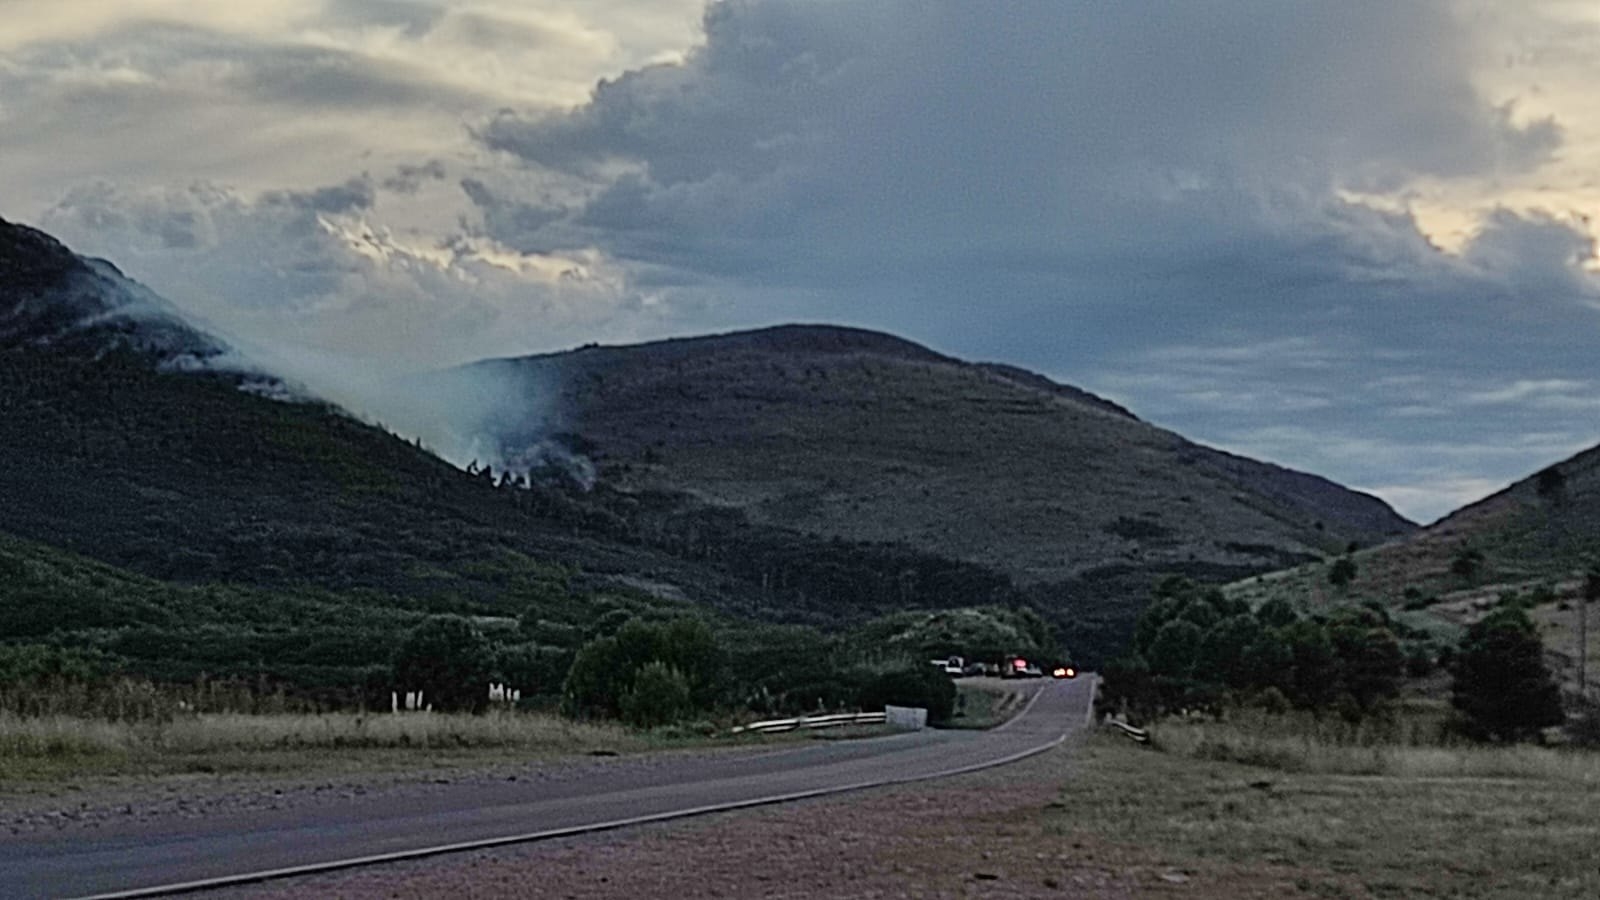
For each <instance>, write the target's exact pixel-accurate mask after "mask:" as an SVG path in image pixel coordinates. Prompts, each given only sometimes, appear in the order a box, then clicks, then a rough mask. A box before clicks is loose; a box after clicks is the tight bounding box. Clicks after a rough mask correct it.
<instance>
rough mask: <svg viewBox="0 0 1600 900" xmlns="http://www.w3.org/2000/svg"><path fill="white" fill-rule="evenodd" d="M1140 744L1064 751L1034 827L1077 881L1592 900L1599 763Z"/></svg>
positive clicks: (1170, 735)
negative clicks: (1057, 786) (1041, 828)
mask: <svg viewBox="0 0 1600 900" xmlns="http://www.w3.org/2000/svg"><path fill="white" fill-rule="evenodd" d="M1155 732H1156V734H1157V741H1158V743H1157V745H1155V748H1147V747H1140V746H1138V745H1135V744H1133V743H1131V742H1129V741H1127V740H1125V739H1123V738H1121V737H1119V736H1114V735H1108V734H1104V733H1101V734H1097V735H1095V736H1094V737H1092V738H1090V739H1088V740H1086V741H1085V742H1083V744H1082V745H1081V746H1080V747H1079V748H1078V749H1077V750H1075V751H1074V764H1073V769H1074V772H1073V775H1072V777H1070V778H1069V779H1068V780H1067V782H1066V784H1065V787H1064V789H1063V790H1062V792H1061V795H1060V799H1059V800H1058V801H1057V802H1056V803H1053V804H1051V805H1050V807H1049V808H1047V809H1046V810H1045V812H1044V819H1045V827H1046V832H1047V834H1049V835H1051V836H1052V838H1053V841H1054V842H1057V843H1058V844H1059V846H1058V847H1042V848H1041V852H1042V851H1045V850H1050V849H1059V850H1061V851H1063V858H1068V859H1071V860H1073V863H1072V865H1073V866H1074V867H1075V868H1076V870H1077V871H1076V873H1075V874H1074V876H1073V877H1074V879H1075V880H1081V881H1082V882H1083V883H1086V884H1093V883H1095V882H1096V881H1097V880H1104V879H1111V880H1132V881H1135V882H1137V883H1139V884H1142V885H1146V886H1148V889H1146V890H1144V891H1142V892H1141V893H1140V894H1139V895H1140V896H1166V895H1168V894H1171V895H1178V894H1181V895H1183V896H1186V897H1191V898H1212V897H1215V898H1222V897H1229V898H1232V897H1352V898H1353V897H1573V898H1577V897H1584V898H1588V897H1595V896H1600V865H1597V862H1596V857H1595V855H1594V852H1593V849H1594V847H1595V846H1597V844H1600V820H1597V819H1596V816H1595V811H1596V808H1597V806H1596V796H1597V795H1596V791H1595V788H1596V786H1597V785H1600V780H1597V779H1600V756H1597V755H1594V754H1582V753H1578V752H1571V751H1567V752H1558V751H1553V750H1547V749H1542V748H1536V747H1510V748H1499V747H1487V748H1485V747H1439V746H1434V747H1427V746H1407V745H1377V744H1374V745H1370V746H1365V747H1363V746H1358V745H1354V744H1332V745H1325V744H1322V743H1321V742H1317V741H1311V742H1310V743H1309V744H1308V743H1305V742H1302V743H1301V744H1298V745H1294V744H1285V743H1282V742H1281V739H1279V738H1274V739H1271V741H1270V742H1268V743H1266V744H1264V745H1263V744H1261V743H1259V742H1256V739H1255V738H1254V737H1252V736H1250V735H1246V734H1243V733H1242V729H1240V728H1238V727H1237V726H1234V725H1228V726H1225V727H1221V728H1219V727H1216V726H1190V725H1167V726H1158V727H1157V728H1156V729H1155ZM1285 737H1287V736H1285ZM1263 740H1265V739H1263ZM1218 748H1225V751H1224V750H1219V749H1218ZM1263 749H1266V750H1268V751H1270V752H1265V753H1263V752H1262V751H1263ZM1163 750H1166V751H1167V752H1162V751H1163ZM1224 752H1226V753H1235V754H1237V756H1238V757H1239V758H1241V759H1248V760H1250V763H1249V764H1245V763H1241V762H1237V761H1230V760H1225V759H1220V758H1218V756H1219V755H1222V754H1223V753H1224ZM1096 896H1098V895H1096Z"/></svg>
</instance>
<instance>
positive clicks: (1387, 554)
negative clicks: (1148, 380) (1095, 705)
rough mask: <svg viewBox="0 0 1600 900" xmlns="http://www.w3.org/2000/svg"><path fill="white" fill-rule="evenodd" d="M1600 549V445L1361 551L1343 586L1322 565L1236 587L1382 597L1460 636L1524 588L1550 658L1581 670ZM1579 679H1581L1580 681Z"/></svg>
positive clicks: (1242, 591) (1596, 620)
mask: <svg viewBox="0 0 1600 900" xmlns="http://www.w3.org/2000/svg"><path fill="white" fill-rule="evenodd" d="M1597 551H1600V447H1594V448H1591V449H1589V450H1585V451H1583V452H1582V453H1579V454H1577V455H1575V456H1573V457H1571V458H1570V459H1567V460H1564V461H1562V462H1560V463H1557V464H1556V465H1553V466H1550V467H1548V468H1546V469H1544V470H1542V471H1540V472H1538V473H1536V474H1534V475H1531V476H1529V477H1527V478H1525V479H1523V480H1521V481H1518V482H1516V483H1514V484H1512V485H1510V486H1508V487H1506V488H1505V489H1503V490H1501V491H1498V492H1497V493H1495V494H1493V495H1491V496H1489V497H1486V498H1484V499H1483V500H1480V501H1478V502H1476V503H1473V504H1470V505H1468V506H1465V507H1463V508H1461V509H1459V510H1457V511H1455V512H1453V513H1451V514H1450V515H1448V516H1446V517H1445V518H1443V519H1440V520H1439V521H1438V522H1436V523H1434V524H1432V525H1430V526H1428V527H1427V528H1424V529H1422V530H1420V531H1418V532H1416V533H1415V534H1412V535H1409V536H1407V537H1405V538H1402V539H1399V540H1395V541H1391V542H1389V543H1385V544H1381V545H1379V546H1376V547H1371V548H1368V549H1365V550H1361V551H1359V552H1357V553H1355V554H1352V556H1351V561H1352V562H1353V563H1354V564H1355V576H1354V578H1353V579H1352V580H1351V582H1350V583H1349V584H1348V585H1346V586H1344V587H1335V586H1334V585H1332V584H1331V583H1330V580H1329V577H1328V576H1329V572H1330V569H1329V566H1328V565H1327V564H1323V563H1315V564H1309V565H1303V566H1298V567H1295V568H1291V569H1288V570H1285V571H1281V572H1274V573H1271V574H1268V575H1265V576H1262V577H1260V578H1253V579H1249V580H1246V581H1241V582H1238V583H1235V584H1232V585H1229V586H1228V588H1227V590H1228V592H1229V593H1230V594H1231V595H1233V596H1235V597H1239V598H1241V599H1244V600H1247V601H1249V602H1252V603H1260V602H1264V601H1266V600H1267V599H1270V598H1273V597H1283V598H1286V599H1289V600H1291V601H1293V602H1296V603H1299V604H1302V605H1309V606H1312V607H1319V606H1327V605H1330V604H1334V603H1356V602H1369V601H1370V602H1378V603H1383V604H1385V605H1388V606H1391V607H1394V608H1396V609H1397V610H1399V611H1400V614H1401V615H1402V616H1403V617H1404V618H1406V619H1408V620H1409V621H1410V622H1411V623H1412V624H1414V625H1419V626H1422V627H1429V628H1434V629H1436V630H1439V631H1441V632H1443V633H1445V634H1454V633H1455V632H1456V631H1458V630H1459V628H1460V627H1461V626H1463V625H1466V624H1469V623H1471V622H1473V621H1475V620H1477V619H1478V618H1479V617H1481V616H1482V615H1483V614H1484V613H1485V612H1487V611H1488V610H1490V609H1493V608H1494V607H1495V606H1496V605H1497V604H1499V603H1500V602H1502V598H1503V597H1505V596H1511V595H1516V596H1519V597H1521V598H1524V599H1525V600H1527V601H1529V602H1531V603H1532V604H1533V608H1532V610H1531V612H1532V615H1533V617H1534V619H1535V620H1536V621H1538V622H1539V623H1540V626H1541V631H1542V634H1543V636H1544V639H1545V643H1546V646H1547V647H1548V648H1549V650H1550V654H1551V661H1552V662H1553V663H1554V664H1555V665H1556V666H1557V669H1558V671H1560V672H1561V673H1563V674H1564V675H1565V676H1566V677H1568V678H1575V675H1576V665H1575V661H1576V652H1575V648H1576V646H1577V642H1576V639H1575V617H1576V612H1577V611H1576V605H1577V602H1578V597H1579V595H1580V594H1581V591H1582V587H1583V575H1584V572H1585V570H1586V568H1587V567H1588V566H1590V565H1592V564H1593V563H1594V562H1595V559H1596V557H1595V553H1596V552H1597ZM1591 620H1592V624H1593V625H1594V626H1595V628H1594V630H1595V631H1596V638H1597V639H1596V640H1592V641H1591V642H1590V644H1591V646H1590V650H1589V655H1590V664H1589V672H1590V676H1589V677H1590V683H1591V686H1592V685H1594V684H1596V683H1600V612H1596V613H1594V614H1593V615H1591ZM1573 684H1574V685H1575V684H1576V682H1575V681H1574V682H1573Z"/></svg>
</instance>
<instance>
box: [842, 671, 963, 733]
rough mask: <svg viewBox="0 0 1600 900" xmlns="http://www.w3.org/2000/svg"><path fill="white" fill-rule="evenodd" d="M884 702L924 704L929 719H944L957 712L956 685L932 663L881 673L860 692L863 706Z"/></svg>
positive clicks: (881, 704)
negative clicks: (931, 664) (930, 664)
mask: <svg viewBox="0 0 1600 900" xmlns="http://www.w3.org/2000/svg"><path fill="white" fill-rule="evenodd" d="M885 705H892V706H912V707H921V708H922V709H926V710H927V711H928V721H929V722H945V721H948V720H949V718H950V716H951V715H952V714H953V713H954V712H955V707H956V685H955V682H953V681H951V680H950V678H949V677H948V676H946V675H945V674H944V673H942V672H940V671H938V670H937V669H935V668H933V667H932V666H911V667H908V668H904V669H893V670H891V671H888V672H884V673H883V674H882V675H879V676H878V677H877V678H876V679H874V680H873V681H872V682H871V683H869V684H868V685H867V687H866V689H865V690H863V691H862V693H861V706H862V708H864V709H882V708H883V707H884V706H885Z"/></svg>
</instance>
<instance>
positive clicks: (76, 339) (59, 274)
mask: <svg viewBox="0 0 1600 900" xmlns="http://www.w3.org/2000/svg"><path fill="white" fill-rule="evenodd" d="M15 348H34V349H45V348H47V349H49V350H51V351H53V352H55V353H58V354H64V355H78V356H88V357H90V358H98V357H100V356H103V355H105V354H107V353H115V352H123V353H131V354H134V355H137V356H141V357H143V358H146V359H148V360H150V361H153V362H155V363H158V364H160V365H166V366H179V367H182V366H192V365H199V364H203V363H204V362H205V361H206V360H210V359H214V358H216V357H220V356H222V355H223V354H225V353H227V352H228V346H227V344H226V343H224V342H223V341H221V340H219V339H218V338H216V337H214V336H212V335H209V334H206V333H205V332H203V331H201V330H200V329H198V328H195V327H193V326H191V325H190V324H189V323H188V322H187V321H185V319H184V318H183V316H182V315H181V314H180V313H179V312H178V310H177V309H176V308H174V307H173V306H172V305H171V304H170V303H168V302H167V301H166V300H164V299H162V298H161V297H159V296H157V295H156V294H155V293H153V292H152V291H150V290H148V289H146V288H145V287H144V286H143V285H140V284H138V283H137V282H134V281H131V280H129V279H127V278H125V277H124V276H123V275H122V273H121V272H120V271H118V270H117V268H116V267H115V266H113V265H112V264H110V263H108V262H106V261H105V260H100V259H87V258H84V257H80V256H78V255H77V254H75V253H73V252H72V251H70V250H68V249H67V248H66V247H64V246H62V245H61V243H60V242H59V241H57V240H56V239H55V238H53V237H51V236H49V235H47V234H45V233H44V232H42V231H38V230H35V229H32V228H29V227H27V226H25V225H17V224H13V223H10V222H7V221H6V220H4V219H0V350H6V349H15Z"/></svg>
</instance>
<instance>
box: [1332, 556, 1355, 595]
mask: <svg viewBox="0 0 1600 900" xmlns="http://www.w3.org/2000/svg"><path fill="white" fill-rule="evenodd" d="M1355 580H1356V561H1355V560H1353V559H1351V558H1350V557H1348V556H1341V557H1339V558H1338V559H1336V560H1334V561H1333V565H1332V566H1330V567H1329V568H1328V583H1329V584H1331V585H1333V586H1334V587H1336V588H1338V589H1339V590H1341V591H1342V590H1344V589H1345V588H1347V587H1349V586H1350V582H1352V581H1355Z"/></svg>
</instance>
